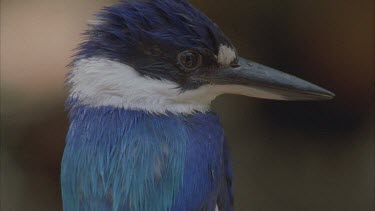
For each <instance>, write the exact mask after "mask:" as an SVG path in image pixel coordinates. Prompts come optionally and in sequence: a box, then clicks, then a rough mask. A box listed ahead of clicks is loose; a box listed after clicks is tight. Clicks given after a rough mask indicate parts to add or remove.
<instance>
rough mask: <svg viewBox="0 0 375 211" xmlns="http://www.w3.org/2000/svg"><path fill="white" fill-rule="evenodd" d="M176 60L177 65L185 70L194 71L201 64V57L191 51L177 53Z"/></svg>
mask: <svg viewBox="0 0 375 211" xmlns="http://www.w3.org/2000/svg"><path fill="white" fill-rule="evenodd" d="M177 59H178V63H179V64H180V65H181V66H182V67H183V68H185V69H186V70H195V69H197V68H198V67H200V66H201V64H202V55H201V54H200V53H198V52H196V51H192V50H187V51H183V52H181V53H179V54H178V56H177Z"/></svg>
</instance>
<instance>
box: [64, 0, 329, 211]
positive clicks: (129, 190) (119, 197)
mask: <svg viewBox="0 0 375 211" xmlns="http://www.w3.org/2000/svg"><path fill="white" fill-rule="evenodd" d="M84 37H85V40H84V41H83V43H81V44H80V45H79V47H78V50H77V53H76V55H75V57H74V59H73V61H72V62H71V65H70V67H71V68H70V69H71V70H70V71H69V74H68V76H67V84H68V86H69V89H70V92H69V97H68V100H67V103H66V106H67V109H68V110H69V120H70V127H69V130H68V133H67V137H66V146H65V150H64V155H63V158H62V163H61V188H62V199H63V209H64V210H65V211H76V210H80V211H81V210H82V211H86V210H87V211H95V210H98V211H109V210H111V211H231V210H233V176H232V167H231V161H230V153H229V150H228V143H227V140H226V139H225V137H224V131H223V128H222V126H221V123H220V120H219V118H218V116H217V115H216V114H215V112H213V111H212V110H211V109H210V103H211V101H213V100H214V99H215V98H216V97H217V96H219V95H221V94H238V95H245V96H249V97H257V98H265V99H275V100H328V99H331V98H332V97H333V96H334V94H333V93H331V92H329V91H327V90H325V89H323V88H320V87H318V86H316V85H314V84H312V83H309V82H306V81H304V80H302V79H299V78H297V77H294V76H291V75H288V74H286V73H283V72H280V71H278V70H275V69H272V68H269V67H266V66H263V65H260V64H258V63H255V62H253V61H250V60H247V59H245V58H242V57H240V56H239V55H238V52H237V50H236V48H235V47H234V46H233V44H232V43H231V41H230V40H229V39H228V38H227V37H226V36H225V35H224V33H223V32H222V31H221V30H220V28H219V27H218V26H217V25H216V24H215V23H213V22H212V21H211V20H210V19H209V18H208V17H207V16H205V15H204V14H203V13H202V12H200V11H199V10H197V9H196V8H194V7H193V6H192V5H191V4H190V3H189V2H188V1H187V0H123V1H120V2H118V3H117V4H115V5H113V6H109V7H105V8H104V9H102V10H101V11H100V12H98V13H97V14H96V16H95V20H94V21H92V22H91V23H89V27H88V29H87V31H86V32H85V33H84Z"/></svg>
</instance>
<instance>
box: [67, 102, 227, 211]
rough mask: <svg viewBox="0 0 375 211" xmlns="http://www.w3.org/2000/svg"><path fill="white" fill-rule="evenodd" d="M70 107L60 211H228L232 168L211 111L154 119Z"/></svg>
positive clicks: (110, 109) (117, 110)
mask: <svg viewBox="0 0 375 211" xmlns="http://www.w3.org/2000/svg"><path fill="white" fill-rule="evenodd" d="M71 103H72V105H74V106H72V108H71V113H70V114H71V115H70V121H71V125H70V128H69V133H68V136H67V144H66V149H65V152H64V157H63V161H62V174H61V182H62V193H63V204H64V210H68V211H75V210H90V211H91V210H104V211H105V210H132V211H148V210H150V211H153V210H157V211H159V210H160V211H164V210H165V211H167V210H176V211H184V210H199V211H200V210H207V211H211V210H212V211H214V210H215V208H216V204H217V205H218V206H219V210H220V211H226V210H231V204H232V200H231V198H232V196H231V192H230V191H228V190H229V189H230V187H229V186H230V183H228V178H229V179H230V180H231V176H230V175H231V173H230V171H231V170H230V167H228V166H227V164H228V155H227V150H226V147H225V143H224V142H225V140H224V135H223V130H222V128H221V125H220V122H219V119H218V117H217V116H216V115H215V114H214V113H211V112H210V113H197V114H194V115H176V114H166V115H153V114H150V113H147V112H143V111H131V110H125V109H121V108H114V107H97V108H94V107H87V106H80V105H75V104H74V101H71ZM228 185H229V186H228Z"/></svg>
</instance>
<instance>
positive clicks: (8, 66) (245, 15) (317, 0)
mask: <svg viewBox="0 0 375 211" xmlns="http://www.w3.org/2000/svg"><path fill="white" fill-rule="evenodd" d="M113 2H115V1H105V0H95V1H94V0H80V1H76V0H65V1H61V0H27V1H25V0H1V66H0V67H1V207H0V210H2V211H3V210H4V211H8V210H15V211H18V210H38V211H41V210H61V196H60V189H59V168H60V166H59V165H60V159H61V155H62V151H63V147H64V139H65V133H66V130H67V126H68V123H67V117H66V112H65V111H64V100H65V98H66V90H65V89H64V87H63V82H64V75H65V74H66V72H67V69H66V68H65V65H66V64H68V63H69V61H70V56H71V55H72V54H73V52H72V49H73V48H74V47H75V46H76V45H77V43H79V42H80V35H79V34H80V33H81V32H82V31H83V30H84V29H85V27H86V26H85V21H86V20H88V19H90V18H92V16H91V14H93V13H94V12H95V11H97V10H98V9H99V8H101V7H102V6H103V5H108V4H112V3H113ZM191 2H192V3H193V4H194V5H195V6H197V7H198V8H200V9H201V10H203V11H204V12H205V13H206V14H207V15H208V16H209V17H210V18H212V20H214V21H215V22H216V23H217V24H218V25H220V26H221V28H222V29H223V31H224V32H225V33H226V34H227V35H228V37H229V38H230V39H231V40H232V42H233V43H234V44H235V45H236V46H237V49H238V51H239V52H240V54H241V55H242V56H243V57H247V58H251V59H252V60H254V61H257V62H260V63H264V64H266V65H268V66H272V67H274V68H277V69H280V70H283V71H285V72H288V73H292V74H294V75H297V76H299V77H301V78H304V79H306V80H308V81H311V82H314V83H317V84H319V85H321V86H323V87H325V88H327V89H329V90H331V91H333V92H334V93H335V94H336V95H337V97H336V98H335V99H334V100H332V101H327V102H277V101H267V100H258V99H252V98H247V97H241V96H222V97H220V98H218V99H217V100H216V101H215V102H214V105H213V106H214V108H215V110H216V111H217V112H218V113H219V115H220V116H221V119H222V122H223V125H224V127H225V130H226V134H227V137H228V139H229V141H230V147H231V149H232V154H233V163H234V172H235V193H236V199H235V204H236V208H237V209H236V210H241V211H252V210H254V211H271V210H272V211H273V210H280V211H284V210H285V211H299V210H307V211H309V210H314V211H315V210H317V211H318V210H319V211H332V210H340V211H346V210H348V211H349V210H350V211H370V210H374V97H375V95H374V57H375V55H374V38H375V37H374V2H373V1H372V0H314V1H313V0H304V1H300V0H231V1H228V0H225V1H224V0H205V1H202V0H192V1H191Z"/></svg>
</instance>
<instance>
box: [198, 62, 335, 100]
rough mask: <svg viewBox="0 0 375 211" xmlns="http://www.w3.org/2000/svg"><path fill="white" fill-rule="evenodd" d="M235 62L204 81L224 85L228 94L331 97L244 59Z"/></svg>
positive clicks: (283, 74)
mask: <svg viewBox="0 0 375 211" xmlns="http://www.w3.org/2000/svg"><path fill="white" fill-rule="evenodd" d="M238 64H239V66H238V67H229V68H225V69H220V70H218V71H217V72H216V73H215V74H213V75H210V76H206V77H204V80H207V81H209V82H210V83H212V84H215V85H224V86H226V87H228V93H233V94H242V95H247V96H253V97H260V98H268V99H278V100H329V99H332V98H333V97H334V96H335V95H334V94H333V93H332V92H330V91H328V90H325V89H323V88H321V87H319V86H317V85H314V84H312V83H309V82H307V81H304V80H302V79H299V78H297V77H294V76H292V75H289V74H286V73H283V72H280V71H278V70H275V69H272V68H270V67H266V66H264V65H261V64H257V63H255V62H252V61H249V60H247V59H244V58H240V59H239V63H238ZM229 87H232V88H229Z"/></svg>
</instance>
